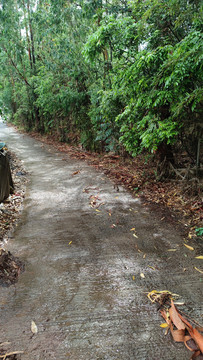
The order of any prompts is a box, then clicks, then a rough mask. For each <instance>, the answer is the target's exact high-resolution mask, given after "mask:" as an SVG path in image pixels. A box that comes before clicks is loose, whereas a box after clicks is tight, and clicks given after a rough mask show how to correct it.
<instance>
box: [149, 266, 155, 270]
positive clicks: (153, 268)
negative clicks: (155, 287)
mask: <svg viewBox="0 0 203 360" xmlns="http://www.w3.org/2000/svg"><path fill="white" fill-rule="evenodd" d="M148 267H149V268H151V269H152V270H156V269H155V267H154V266H150V265H148Z"/></svg>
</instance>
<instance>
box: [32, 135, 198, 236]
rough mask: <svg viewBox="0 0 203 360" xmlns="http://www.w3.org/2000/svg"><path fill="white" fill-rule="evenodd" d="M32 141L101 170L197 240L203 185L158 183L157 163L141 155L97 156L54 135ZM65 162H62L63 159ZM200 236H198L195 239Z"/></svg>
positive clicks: (116, 184)
mask: <svg viewBox="0 0 203 360" xmlns="http://www.w3.org/2000/svg"><path fill="white" fill-rule="evenodd" d="M31 136H32V137H34V138H35V139H38V140H40V141H42V142H43V143H45V144H49V145H52V146H54V147H55V148H56V149H57V150H58V151H61V152H64V153H67V154H68V155H69V156H71V157H72V158H74V159H80V160H84V161H87V162H88V164H89V165H91V166H94V167H95V168H96V169H98V170H102V171H103V172H104V173H105V174H106V175H107V176H108V177H109V178H110V179H112V181H113V182H114V184H115V185H114V186H115V188H116V189H117V191H119V186H120V185H122V186H124V187H125V188H126V189H127V190H128V191H130V192H131V193H132V194H133V195H136V196H139V197H140V198H141V199H142V201H143V203H145V204H147V206H150V207H151V208H152V210H153V211H155V212H157V213H159V214H160V217H161V218H162V219H163V220H164V219H165V220H167V221H169V222H172V223H174V225H175V226H177V227H179V228H180V230H181V232H182V234H183V235H184V236H185V237H188V239H190V238H192V237H197V232H196V231H197V229H199V228H201V227H203V194H202V186H200V185H199V184H198V183H197V184H196V186H195V187H194V186H193V187H192V186H190V183H188V182H187V181H178V180H176V179H166V180H165V181H158V180H157V175H156V168H157V164H156V161H155V160H154V159H146V157H145V156H144V155H140V156H138V157H136V158H135V159H130V158H127V159H123V158H122V157H121V156H118V155H114V154H97V153H90V152H88V151H84V150H83V149H81V148H79V147H75V146H70V145H68V144H64V143H60V142H58V141H57V139H55V138H54V137H53V136H42V135H40V134H38V133H31ZM64 160H65V159H64ZM200 239H202V237H200V236H199V237H198V240H200Z"/></svg>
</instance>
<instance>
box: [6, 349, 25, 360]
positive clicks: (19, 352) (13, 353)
mask: <svg viewBox="0 0 203 360" xmlns="http://www.w3.org/2000/svg"><path fill="white" fill-rule="evenodd" d="M23 353H24V351H13V352H10V353H6V354H4V355H0V359H3V360H5V359H6V358H7V357H8V356H11V355H18V354H23Z"/></svg>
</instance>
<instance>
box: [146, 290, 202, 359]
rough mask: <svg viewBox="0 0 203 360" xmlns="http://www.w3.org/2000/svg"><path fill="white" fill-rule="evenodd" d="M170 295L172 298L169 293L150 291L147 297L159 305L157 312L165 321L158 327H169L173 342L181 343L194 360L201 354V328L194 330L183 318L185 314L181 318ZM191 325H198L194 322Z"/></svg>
mask: <svg viewBox="0 0 203 360" xmlns="http://www.w3.org/2000/svg"><path fill="white" fill-rule="evenodd" d="M172 295H173V296H174V294H171V293H170V292H169V291H163V292H160V291H156V290H152V291H151V292H150V293H148V295H147V296H148V298H149V299H150V300H151V301H152V302H158V303H159V311H160V313H161V315H162V317H163V318H164V320H165V321H166V323H163V324H161V325H160V326H161V327H163V328H165V327H166V328H167V327H169V328H170V331H171V335H172V337H173V339H174V341H176V342H183V343H184V344H185V346H186V347H187V348H188V349H189V350H190V351H192V352H193V355H192V357H191V359H195V358H196V357H197V356H198V355H202V354H203V335H202V334H201V333H200V331H203V328H202V327H201V326H198V328H197V327H196V328H194V327H193V326H192V325H191V324H190V322H189V321H188V320H187V319H186V317H185V316H186V314H184V316H183V315H182V314H181V312H180V311H179V310H178V309H177V307H176V306H175V304H174V302H173V300H172ZM163 299H165V301H164V302H163ZM193 323H196V324H197V325H198V323H197V322H196V321H194V320H193Z"/></svg>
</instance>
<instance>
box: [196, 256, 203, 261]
mask: <svg viewBox="0 0 203 360" xmlns="http://www.w3.org/2000/svg"><path fill="white" fill-rule="evenodd" d="M195 259H201V260H203V255H200V256H195Z"/></svg>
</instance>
